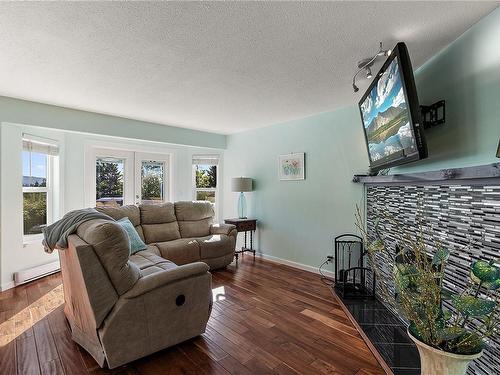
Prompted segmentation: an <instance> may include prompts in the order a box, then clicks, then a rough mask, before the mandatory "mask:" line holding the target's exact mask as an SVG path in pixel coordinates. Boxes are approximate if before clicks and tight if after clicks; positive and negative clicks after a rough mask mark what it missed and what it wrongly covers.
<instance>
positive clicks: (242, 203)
mask: <svg viewBox="0 0 500 375" xmlns="http://www.w3.org/2000/svg"><path fill="white" fill-rule="evenodd" d="M238 218H240V219H246V218H247V200H246V198H245V194H244V193H243V192H240V196H239V197H238Z"/></svg>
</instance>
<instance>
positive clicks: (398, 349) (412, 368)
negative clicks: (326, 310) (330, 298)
mask: <svg viewBox="0 0 500 375" xmlns="http://www.w3.org/2000/svg"><path fill="white" fill-rule="evenodd" d="M341 300H342V302H343V303H344V305H345V306H346V307H347V309H348V310H349V312H350V313H351V315H352V316H353V318H354V319H355V320H356V322H357V323H358V324H359V326H360V327H361V329H362V330H363V332H364V333H365V335H366V336H367V337H368V338H369V339H370V341H371V342H372V344H373V346H375V348H376V349H377V350H378V352H379V353H380V355H381V356H382V358H384V360H385V362H386V363H387V365H388V366H389V367H390V368H391V369H392V371H393V372H394V375H419V374H420V357H419V355H418V351H417V348H416V346H415V344H414V343H413V342H412V341H411V340H410V338H409V337H408V334H407V333H406V326H405V325H404V324H403V322H402V321H401V320H400V319H399V318H398V317H397V316H396V315H395V314H394V313H393V312H392V311H390V310H389V309H388V308H387V307H385V305H383V304H382V303H381V302H380V301H378V300H376V299H372V300H369V299H367V300H348V299H341Z"/></svg>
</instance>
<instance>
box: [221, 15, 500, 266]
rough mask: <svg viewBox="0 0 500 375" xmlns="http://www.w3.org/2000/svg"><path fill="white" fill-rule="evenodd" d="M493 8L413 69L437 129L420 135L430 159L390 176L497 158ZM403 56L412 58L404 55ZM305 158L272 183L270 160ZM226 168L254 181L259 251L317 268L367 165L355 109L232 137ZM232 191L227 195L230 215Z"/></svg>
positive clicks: (499, 55)
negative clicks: (294, 176)
mask: <svg viewBox="0 0 500 375" xmlns="http://www.w3.org/2000/svg"><path fill="white" fill-rule="evenodd" d="M498 46H500V9H498V10H496V11H495V12H493V13H492V14H491V15H489V16H488V17H486V18H485V19H483V20H482V21H480V22H479V23H478V24H476V25H475V26H473V27H472V28H471V29H470V30H468V31H467V32H466V33H465V34H464V35H462V36H461V37H460V38H459V39H457V40H456V41H455V42H454V43H452V44H451V45H450V46H448V47H447V48H446V49H444V50H443V51H441V52H440V53H439V54H437V55H436V56H435V57H433V58H432V59H431V60H429V61H428V62H427V63H426V64H424V65H423V66H422V67H421V68H420V69H419V70H418V71H417V72H416V83H417V88H418V94H419V99H420V102H421V103H422V104H432V103H434V102H435V101H437V100H440V99H445V100H446V105H447V112H446V116H447V121H446V124H445V125H442V126H441V127H439V128H435V129H431V130H430V131H428V133H427V135H428V144H429V154H430V157H429V158H428V159H427V160H423V161H420V162H417V163H414V164H411V165H410V164H409V165H407V166H404V167H399V168H393V170H392V172H398V173H400V172H401V173H404V172H409V171H422V170H434V169H440V168H450V167H461V166H473V165H481V164H486V163H492V162H495V161H500V159H496V158H495V156H494V155H495V152H496V147H497V144H498V141H499V137H500V48H498ZM410 53H411V51H410ZM289 152H305V153H306V155H307V161H306V175H307V178H306V180H305V181H299V182H287V181H279V179H278V175H277V173H278V172H277V157H278V155H279V154H284V153H289ZM224 168H225V172H226V176H227V179H226V181H225V187H226V191H228V192H229V191H230V188H229V179H230V178H231V177H235V176H242V175H243V176H248V177H252V178H254V179H255V182H256V186H255V191H254V192H252V193H250V194H248V197H249V198H250V199H251V204H250V215H251V216H253V217H256V218H257V219H258V220H259V223H260V225H259V230H258V236H257V237H258V241H257V248H258V249H259V250H260V251H262V252H263V253H265V254H266V255H270V256H272V257H277V258H281V259H284V260H287V261H292V262H297V263H301V264H304V265H308V266H317V265H319V264H320V263H321V262H323V260H324V259H325V256H326V255H327V254H331V253H332V236H333V235H334V234H339V233H343V232H352V231H353V230H354V219H353V212H354V208H355V205H356V204H357V203H359V202H360V201H361V200H362V188H361V187H360V186H359V185H356V184H353V183H351V182H350V181H351V178H352V175H353V174H354V173H363V172H365V171H366V170H367V168H368V159H367V152H366V147H365V144H364V139H363V134H362V126H361V120H360V115H359V112H358V109H357V106H351V107H347V108H342V109H340V110H337V111H334V112H331V113H323V114H320V115H317V116H312V117H308V118H305V119H302V120H297V121H291V122H288V123H286V124H278V125H274V126H271V127H267V128H263V129H258V130H254V131H249V132H245V133H240V134H236V135H230V136H228V138H227V150H226V152H225V163H224ZM236 198H237V197H236V193H233V194H230V193H227V194H226V197H225V201H224V203H225V205H224V208H225V209H224V215H225V217H229V216H235V213H236V208H235V205H236Z"/></svg>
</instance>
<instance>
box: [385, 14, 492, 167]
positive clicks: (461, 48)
mask: <svg viewBox="0 0 500 375" xmlns="http://www.w3.org/2000/svg"><path fill="white" fill-rule="evenodd" d="M499 46H500V8H499V9H497V10H495V11H494V12H493V13H491V14H490V15H488V16H487V17H486V18H484V19H482V20H481V21H480V22H479V23H477V24H476V25H474V26H473V27H472V28H471V29H469V30H468V31H467V32H465V33H464V34H463V35H462V36H461V37H460V38H458V39H457V40H456V41H454V42H453V43H452V44H450V45H449V46H448V47H446V48H445V49H444V50H442V51H441V52H440V53H438V54H437V55H435V56H434V57H433V58H432V59H430V60H429V61H428V62H427V63H426V64H424V65H423V66H422V67H420V68H419V69H418V70H417V72H416V74H415V80H416V85H417V90H418V96H419V101H420V103H421V104H432V103H434V102H436V101H438V100H441V99H444V100H446V124H443V125H440V126H438V127H436V128H432V129H428V130H427V132H426V135H427V141H428V147H429V158H428V159H426V160H421V161H419V162H417V163H413V164H408V165H407V166H404V167H399V168H394V172H398V173H400V172H401V173H404V172H410V171H411V172H413V171H424V170H435V169H442V168H454V167H464V166H474V165H482V164H488V163H493V162H499V161H500V159H497V158H496V157H495V154H496V149H497V146H498V142H499V139H500V47H499Z"/></svg>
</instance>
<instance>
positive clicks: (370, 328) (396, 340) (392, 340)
mask: <svg viewBox="0 0 500 375" xmlns="http://www.w3.org/2000/svg"><path fill="white" fill-rule="evenodd" d="M360 326H361V328H362V329H363V331H364V332H365V333H366V335H367V336H368V337H369V338H370V341H371V342H374V343H375V342H376V343H380V344H407V343H408V335H407V334H406V327H405V326H403V325H382V326H380V325H376V324H360Z"/></svg>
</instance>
